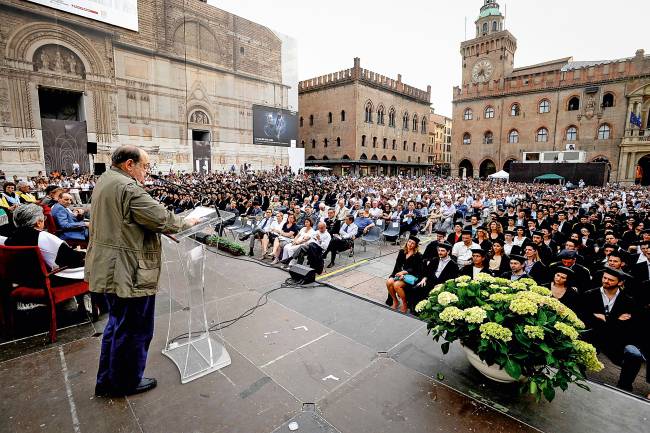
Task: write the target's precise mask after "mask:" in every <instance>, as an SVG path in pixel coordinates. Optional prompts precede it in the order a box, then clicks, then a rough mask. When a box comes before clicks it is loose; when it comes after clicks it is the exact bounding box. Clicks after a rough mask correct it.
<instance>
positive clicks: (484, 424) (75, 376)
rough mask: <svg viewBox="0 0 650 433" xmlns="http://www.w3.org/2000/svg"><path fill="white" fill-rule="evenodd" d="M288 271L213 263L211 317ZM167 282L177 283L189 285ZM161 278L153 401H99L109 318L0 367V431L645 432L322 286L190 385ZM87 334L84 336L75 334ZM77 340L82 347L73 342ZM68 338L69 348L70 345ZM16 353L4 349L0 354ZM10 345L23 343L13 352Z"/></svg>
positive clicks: (243, 323)
mask: <svg viewBox="0 0 650 433" xmlns="http://www.w3.org/2000/svg"><path fill="white" fill-rule="evenodd" d="M287 276H288V275H287V274H286V273H285V272H283V271H281V270H278V269H274V268H270V267H263V266H261V265H258V264H255V263H250V262H246V261H241V260H236V259H233V258H228V257H224V256H221V255H219V256H217V255H214V254H211V255H210V257H209V260H208V263H207V268H206V281H207V282H208V286H207V300H208V321H211V320H213V319H214V320H215V321H220V320H225V319H230V318H233V317H235V316H237V315H239V314H240V313H242V312H244V311H245V310H247V309H248V308H249V307H251V306H253V305H255V303H256V302H257V300H258V298H259V297H260V294H262V293H264V292H266V291H267V290H269V289H273V288H277V287H279V286H280V285H281V283H282V282H283V281H284V280H285V279H286V278H287ZM182 279H183V275H182V273H180V272H175V273H173V277H172V279H171V284H178V281H182ZM165 281H166V280H165V278H164V277H163V278H162V280H161V283H162V286H163V287H162V289H161V293H160V295H159V296H158V298H157V316H156V334H155V336H154V340H153V342H152V345H151V351H150V356H149V361H148V364H147V371H146V375H147V376H152V377H156V378H157V379H158V383H159V385H158V387H157V388H156V389H154V390H152V391H150V392H148V393H145V394H141V395H137V396H133V397H129V398H119V399H103V398H95V397H94V396H93V390H94V383H95V373H96V368H97V359H98V354H99V343H100V337H98V336H93V332H91V331H93V330H99V329H100V328H101V323H98V324H94V328H93V329H86V331H85V332H86V333H87V335H85V336H82V335H76V336H75V337H69V338H68V339H67V340H66V331H63V332H62V338H61V340H62V342H61V344H59V345H56V346H50V347H48V348H47V349H45V350H42V351H40V352H36V353H28V354H26V355H24V356H21V357H17V358H13V359H9V360H7V361H4V362H2V363H0V432H36V431H38V432H43V431H47V432H67V431H73V432H174V433H175V432H227V433H234V432H241V433H256V432H259V433H270V432H285V431H289V429H288V424H289V422H291V421H296V422H297V423H298V425H299V429H298V430H297V431H298V432H310V433H311V432H313V433H320V432H328V433H333V432H341V433H348V432H349V433H365V432H368V433H378V432H387V433H388V432H414V433H415V432H452V431H468V432H469V431H471V432H490V433H496V432H529V431H530V432H532V431H544V432H554V433H555V432H576V433H577V432H585V433H586V432H589V433H599V432H603V433H611V432H617V433H624V432H644V431H649V430H650V429H649V427H648V425H649V424H648V422H649V421H648V416H650V405H648V404H647V403H645V402H643V401H641V400H639V399H636V398H633V397H629V396H627V395H625V394H622V393H619V392H618V391H615V390H613V389H610V388H608V387H604V386H601V385H597V384H594V385H593V386H592V392H591V393H587V392H585V391H582V390H580V389H578V388H577V387H572V388H570V389H569V391H568V392H566V393H560V394H559V395H558V397H557V399H556V401H555V402H553V403H552V404H548V403H540V404H536V403H535V402H534V401H533V400H532V399H530V398H528V397H527V396H524V397H518V396H517V395H516V389H515V388H513V387H510V386H503V385H495V384H492V383H489V382H486V381H485V380H483V378H482V376H480V374H479V373H477V372H476V371H475V370H474V369H473V368H472V367H471V366H470V365H469V364H468V363H467V361H466V359H465V358H464V355H463V354H462V352H461V350H460V348H459V347H453V346H452V351H451V353H450V354H449V355H447V356H445V357H443V356H442V354H441V352H440V349H439V347H438V346H437V345H436V344H434V343H433V342H432V341H431V340H430V338H429V337H428V336H427V335H426V325H425V324H424V323H423V322H420V321H419V320H417V319H415V318H413V317H410V316H405V315H402V314H399V313H395V312H393V311H391V310H389V309H386V308H384V307H382V306H380V305H377V304H375V303H372V302H369V301H368V300H365V299H362V298H360V297H358V296H352V295H350V294H348V293H345V292H343V291H339V290H334V289H332V288H328V287H323V286H320V287H315V288H303V289H293V288H283V289H280V290H278V291H275V292H274V293H272V294H271V295H270V300H269V302H268V303H267V304H266V305H264V306H262V307H260V308H258V309H257V310H256V311H255V313H254V314H253V315H251V316H249V317H247V318H244V319H242V320H240V321H239V322H237V323H235V324H234V325H232V326H230V327H228V328H226V329H224V330H222V331H221V332H219V333H217V334H216V335H217V336H218V337H219V338H220V339H221V340H222V341H223V343H224V345H225V346H226V348H227V350H228V351H229V353H230V356H231V358H232V364H231V365H230V366H228V367H226V368H224V369H222V370H220V371H219V372H215V373H212V374H210V375H208V376H205V377H203V378H200V379H197V380H195V381H193V382H190V383H188V384H185V385H181V383H180V379H179V373H178V370H177V369H176V367H175V365H174V364H173V363H172V362H171V361H170V360H169V359H167V358H166V357H164V356H163V355H162V354H161V353H160V350H161V349H162V347H163V346H164V342H165V337H166V331H167V323H168V317H169V316H168V314H169V306H170V305H171V306H172V310H173V311H179V310H181V309H182V308H183V303H182V300H180V299H173V300H172V302H170V300H169V296H168V295H167V291H166V287H165V286H166V285H167V284H169V282H167V283H166V282H165ZM78 333H79V331H77V334H78ZM79 337H82V338H79ZM66 341H67V342H66ZM5 349H9V348H8V347H3V348H0V351H1V350H5ZM14 349H15V348H14Z"/></svg>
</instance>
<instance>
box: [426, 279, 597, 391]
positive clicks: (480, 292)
mask: <svg viewBox="0 0 650 433" xmlns="http://www.w3.org/2000/svg"><path fill="white" fill-rule="evenodd" d="M415 311H416V312H417V313H418V314H419V315H420V318H422V319H423V320H425V321H426V322H427V323H428V325H427V327H428V329H429V332H430V333H431V334H432V336H433V339H434V340H435V341H436V342H438V341H439V340H440V339H441V338H442V339H443V340H444V343H442V351H443V353H447V352H448V351H449V345H450V343H452V342H454V341H457V340H458V341H460V343H461V344H462V346H463V349H464V350H465V352H466V354H467V356H468V360H469V361H470V363H471V364H472V365H474V366H475V367H476V368H477V369H478V370H479V371H481V373H483V374H484V375H485V376H486V377H488V378H491V379H493V380H496V381H500V382H515V381H520V382H521V387H520V391H521V392H530V393H531V394H532V395H534V396H535V398H536V399H537V401H539V400H540V399H541V398H542V396H544V397H545V398H546V399H547V400H548V401H552V400H553V398H554V397H555V389H556V388H560V389H562V390H563V391H564V390H566V389H567V388H568V385H569V384H570V383H575V384H576V385H577V386H579V387H581V388H584V389H586V390H589V388H588V387H587V385H586V384H585V379H586V376H585V374H586V371H587V370H589V371H599V370H601V369H602V368H603V365H602V363H601V362H600V361H599V360H598V358H597V357H596V350H595V348H594V347H593V346H592V345H590V344H589V343H586V342H584V341H582V340H580V333H581V330H582V329H584V324H583V323H582V322H581V321H580V319H578V317H577V316H576V314H575V313H574V312H573V311H571V310H570V309H569V308H567V307H566V306H565V305H564V304H562V303H561V302H560V301H558V300H557V299H555V298H553V297H551V292H550V291H549V290H548V289H546V288H545V287H541V286H538V285H537V284H536V283H535V281H533V280H532V279H521V280H519V281H515V282H512V281H509V280H506V279H503V278H494V277H492V276H490V275H487V274H481V275H479V276H478V277H476V278H475V279H473V280H472V279H471V278H470V277H467V276H462V277H459V278H456V279H455V280H449V281H447V282H446V283H444V284H439V285H437V286H436V287H434V289H433V290H432V291H431V292H430V293H429V297H428V299H425V300H423V301H421V302H420V303H418V305H417V306H416V307H415Z"/></svg>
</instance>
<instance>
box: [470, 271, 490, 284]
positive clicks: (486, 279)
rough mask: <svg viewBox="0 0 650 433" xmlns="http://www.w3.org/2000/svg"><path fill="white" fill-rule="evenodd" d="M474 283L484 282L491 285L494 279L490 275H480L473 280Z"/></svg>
mask: <svg viewBox="0 0 650 433" xmlns="http://www.w3.org/2000/svg"><path fill="white" fill-rule="evenodd" d="M474 280H475V281H480V282H486V283H493V282H494V277H493V276H492V275H490V274H485V273H481V274H478V275H477V276H476V277H475V278H474Z"/></svg>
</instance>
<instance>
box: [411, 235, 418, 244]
mask: <svg viewBox="0 0 650 433" xmlns="http://www.w3.org/2000/svg"><path fill="white" fill-rule="evenodd" d="M409 241H413V242H415V245H420V238H418V237H417V236H411V237H409Z"/></svg>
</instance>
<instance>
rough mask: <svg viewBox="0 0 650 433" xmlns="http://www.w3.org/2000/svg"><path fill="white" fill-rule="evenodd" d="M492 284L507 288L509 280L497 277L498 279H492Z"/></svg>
mask: <svg viewBox="0 0 650 433" xmlns="http://www.w3.org/2000/svg"><path fill="white" fill-rule="evenodd" d="M494 283H495V284H500V285H502V286H507V285H508V284H509V283H510V280H508V279H507V278H500V277H499V278H495V279H494Z"/></svg>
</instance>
